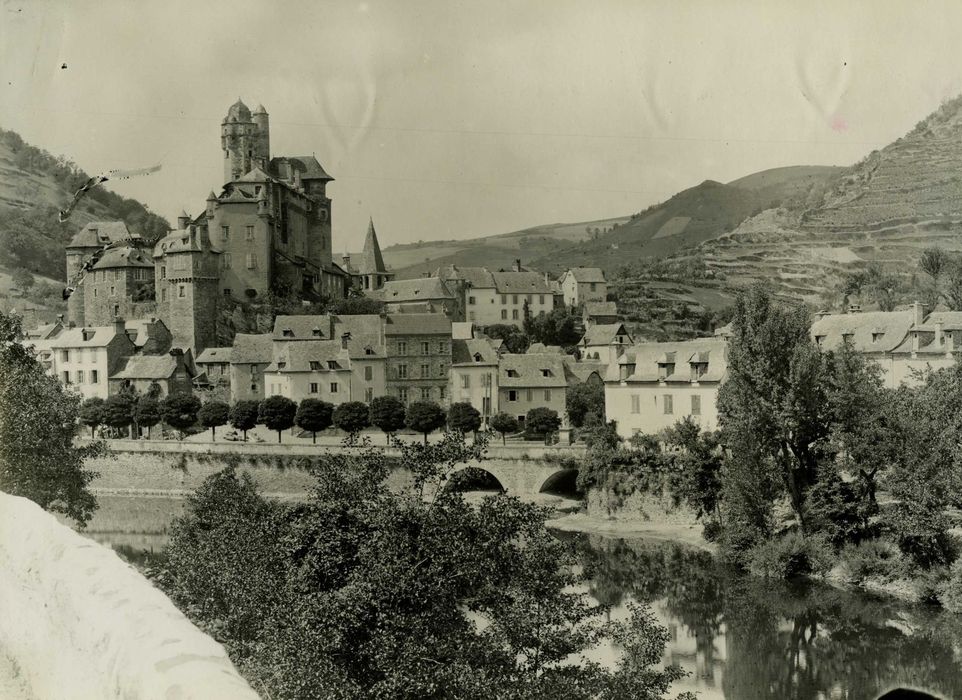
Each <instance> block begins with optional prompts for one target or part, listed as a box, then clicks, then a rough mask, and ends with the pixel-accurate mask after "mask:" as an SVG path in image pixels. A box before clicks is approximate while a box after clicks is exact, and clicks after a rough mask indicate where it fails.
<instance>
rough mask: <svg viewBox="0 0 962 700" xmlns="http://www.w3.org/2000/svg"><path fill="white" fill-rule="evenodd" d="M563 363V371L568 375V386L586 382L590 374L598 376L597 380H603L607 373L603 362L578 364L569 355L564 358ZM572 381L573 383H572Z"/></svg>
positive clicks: (591, 361) (606, 367) (589, 361)
mask: <svg viewBox="0 0 962 700" xmlns="http://www.w3.org/2000/svg"><path fill="white" fill-rule="evenodd" d="M564 363H565V369H567V370H568V372H569V373H570V376H569V377H568V381H569V384H571V383H581V382H586V381H588V378H589V377H590V376H591V375H592V374H596V375H598V379H600V380H604V378H605V373H606V372H607V371H608V365H606V364H605V363H604V362H597V361H593V360H581V361H580V362H578V361H576V360H575V358H573V357H572V356H571V355H565V356H564ZM572 379H574V380H575V381H574V382H572V381H571V380H572Z"/></svg>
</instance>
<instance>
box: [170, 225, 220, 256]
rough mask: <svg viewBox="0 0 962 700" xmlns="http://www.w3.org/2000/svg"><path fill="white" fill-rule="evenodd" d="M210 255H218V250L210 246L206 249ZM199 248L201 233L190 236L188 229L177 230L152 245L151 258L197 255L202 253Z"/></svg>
mask: <svg viewBox="0 0 962 700" xmlns="http://www.w3.org/2000/svg"><path fill="white" fill-rule="evenodd" d="M208 250H209V252H211V253H218V254H220V252H221V251H220V250H218V249H217V248H215V247H213V246H210V248H209V249H208ZM202 251H203V248H201V232H200V231H196V230H195V231H194V233H193V234H191V232H190V230H189V229H183V228H182V229H177V230H176V231H171V232H170V233H168V234H167V235H166V236H164V237H163V238H161V239H160V240H159V241H157V243H156V244H155V245H154V253H153V256H154V257H155V258H160V257H163V256H164V254H166V253H185V252H186V253H198V252H202Z"/></svg>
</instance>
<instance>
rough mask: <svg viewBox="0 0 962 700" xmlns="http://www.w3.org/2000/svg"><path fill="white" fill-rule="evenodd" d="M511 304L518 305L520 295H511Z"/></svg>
mask: <svg viewBox="0 0 962 700" xmlns="http://www.w3.org/2000/svg"><path fill="white" fill-rule="evenodd" d="M511 303H512V304H517V303H518V295H517V294H512V295H511Z"/></svg>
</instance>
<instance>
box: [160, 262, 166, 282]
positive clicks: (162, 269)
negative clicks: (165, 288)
mask: <svg viewBox="0 0 962 700" xmlns="http://www.w3.org/2000/svg"><path fill="white" fill-rule="evenodd" d="M160 279H162V280H165V279H167V266H166V265H161V266H160Z"/></svg>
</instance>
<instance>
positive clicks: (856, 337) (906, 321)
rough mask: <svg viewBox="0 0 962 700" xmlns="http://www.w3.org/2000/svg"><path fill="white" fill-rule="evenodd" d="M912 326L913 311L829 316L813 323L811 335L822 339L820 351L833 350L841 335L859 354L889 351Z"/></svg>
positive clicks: (902, 338)
mask: <svg viewBox="0 0 962 700" xmlns="http://www.w3.org/2000/svg"><path fill="white" fill-rule="evenodd" d="M914 323H915V312H914V311H912V310H907V311H865V312H861V313H855V314H828V315H826V316H823V317H822V318H820V319H818V320H816V321H815V322H814V323H813V324H812V327H811V335H812V338H813V339H818V338H821V341H819V347H820V348H821V349H823V350H835V349H836V348H838V347H839V346H840V345H841V344H842V342H843V340H844V338H843V336H848V337H849V340H850V342H851V343H852V347H853V348H854V349H855V350H857V351H859V352H891V351H893V350H894V349H895V348H897V347H898V346H899V345H901V344H902V341H904V340H905V338H906V336H907V335H908V332H909V329H910V328H912V326H913V325H914Z"/></svg>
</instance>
